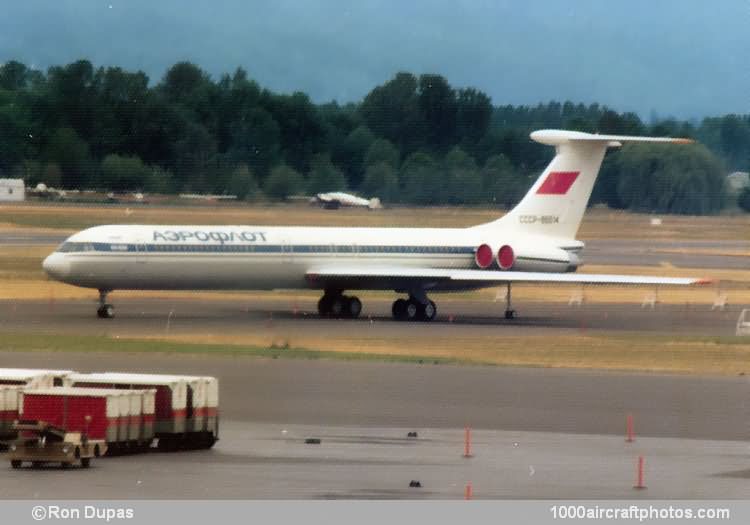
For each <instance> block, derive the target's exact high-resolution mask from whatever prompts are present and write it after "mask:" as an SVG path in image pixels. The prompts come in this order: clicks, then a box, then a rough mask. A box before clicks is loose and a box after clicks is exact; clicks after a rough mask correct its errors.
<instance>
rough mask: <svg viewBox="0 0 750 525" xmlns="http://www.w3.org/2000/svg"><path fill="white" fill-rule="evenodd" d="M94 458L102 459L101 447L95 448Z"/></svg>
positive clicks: (96, 446)
mask: <svg viewBox="0 0 750 525" xmlns="http://www.w3.org/2000/svg"><path fill="white" fill-rule="evenodd" d="M94 457H97V458H100V457H102V451H101V449H100V448H99V445H95V446H94Z"/></svg>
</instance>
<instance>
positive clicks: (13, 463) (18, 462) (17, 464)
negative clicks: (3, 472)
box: [10, 459, 23, 468]
mask: <svg viewBox="0 0 750 525" xmlns="http://www.w3.org/2000/svg"><path fill="white" fill-rule="evenodd" d="M22 463H23V462H22V461H21V460H20V459H11V460H10V466H11V467H13V468H21V464H22Z"/></svg>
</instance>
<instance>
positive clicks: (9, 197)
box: [0, 179, 26, 202]
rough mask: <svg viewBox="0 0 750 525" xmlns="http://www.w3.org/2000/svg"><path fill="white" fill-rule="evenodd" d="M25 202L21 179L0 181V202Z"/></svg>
mask: <svg viewBox="0 0 750 525" xmlns="http://www.w3.org/2000/svg"><path fill="white" fill-rule="evenodd" d="M23 200H26V187H25V186H24V185H23V179H0V202H20V201H23Z"/></svg>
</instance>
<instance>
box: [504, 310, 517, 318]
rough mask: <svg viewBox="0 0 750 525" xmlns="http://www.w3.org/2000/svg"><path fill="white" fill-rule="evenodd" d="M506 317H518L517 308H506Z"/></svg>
mask: <svg viewBox="0 0 750 525" xmlns="http://www.w3.org/2000/svg"><path fill="white" fill-rule="evenodd" d="M505 318H506V319H515V318H516V311H515V310H505Z"/></svg>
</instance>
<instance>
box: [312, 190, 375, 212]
mask: <svg viewBox="0 0 750 525" xmlns="http://www.w3.org/2000/svg"><path fill="white" fill-rule="evenodd" d="M310 204H320V205H322V206H323V208H325V209H326V210H338V209H339V208H341V207H342V206H345V207H358V208H368V209H370V210H379V209H381V208H382V207H383V205H382V204H380V199H378V198H377V197H373V198H372V199H363V198H362V197H357V196H356V195H352V194H351V193H344V192H343V191H332V192H330V193H318V194H317V195H316V196H315V197H313V198H312V199H310Z"/></svg>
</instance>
